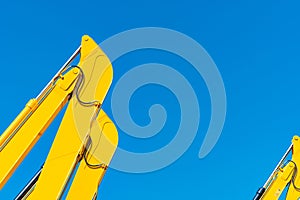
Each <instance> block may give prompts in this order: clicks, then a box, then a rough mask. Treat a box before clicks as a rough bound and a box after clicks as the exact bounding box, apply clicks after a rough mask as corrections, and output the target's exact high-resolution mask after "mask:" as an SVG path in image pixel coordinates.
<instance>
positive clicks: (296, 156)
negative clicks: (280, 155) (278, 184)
mask: <svg viewBox="0 0 300 200" xmlns="http://www.w3.org/2000/svg"><path fill="white" fill-rule="evenodd" d="M292 143H293V154H292V161H293V162H294V163H295V164H296V168H295V169H297V171H296V172H295V177H294V178H295V180H294V183H295V185H294V184H292V183H291V184H290V187H289V190H288V193H287V196H286V199H287V200H294V199H299V198H300V190H299V189H297V188H295V187H294V186H296V187H298V188H300V173H299V169H300V138H299V136H294V137H293V140H292Z"/></svg>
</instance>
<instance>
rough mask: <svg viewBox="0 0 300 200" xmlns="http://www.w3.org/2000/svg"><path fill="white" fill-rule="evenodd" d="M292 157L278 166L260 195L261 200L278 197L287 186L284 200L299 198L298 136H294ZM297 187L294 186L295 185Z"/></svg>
mask: <svg viewBox="0 0 300 200" xmlns="http://www.w3.org/2000/svg"><path fill="white" fill-rule="evenodd" d="M292 143H293V151H292V159H291V161H289V162H288V163H287V164H286V165H285V166H284V167H283V168H279V169H278V170H277V173H276V174H275V175H274V177H273V179H272V181H271V183H270V185H268V187H267V188H266V191H265V193H264V194H263V196H262V197H261V199H262V200H276V199H279V198H280V196H281V194H282V192H283V190H284V189H285V188H286V187H288V191H287V194H286V197H285V199H286V200H297V199H299V198H300V189H299V188H300V174H299V167H300V137H299V136H294V137H293V140H292ZM295 186H296V187H297V188H296V187H295Z"/></svg>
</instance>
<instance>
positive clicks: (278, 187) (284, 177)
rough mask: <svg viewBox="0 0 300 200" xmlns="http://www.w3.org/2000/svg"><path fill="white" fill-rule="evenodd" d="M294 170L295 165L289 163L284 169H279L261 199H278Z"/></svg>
mask: <svg viewBox="0 0 300 200" xmlns="http://www.w3.org/2000/svg"><path fill="white" fill-rule="evenodd" d="M294 169H295V165H294V164H293V163H289V164H287V165H286V166H285V167H283V168H280V169H279V170H278V172H277V174H276V175H275V177H274V180H273V181H272V183H271V184H270V185H269V186H268V189H267V190H266V192H265V193H264V195H263V197H262V198H261V199H263V200H274V199H278V198H279V197H280V195H281V194H282V192H283V190H284V188H285V187H286V186H287V184H288V183H289V182H290V180H291V177H292V174H293V171H294Z"/></svg>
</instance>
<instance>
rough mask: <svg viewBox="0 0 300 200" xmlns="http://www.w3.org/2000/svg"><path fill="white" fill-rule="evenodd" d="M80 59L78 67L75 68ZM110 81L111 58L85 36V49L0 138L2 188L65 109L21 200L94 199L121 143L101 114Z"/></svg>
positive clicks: (21, 195) (76, 54)
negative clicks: (39, 166)
mask: <svg viewBox="0 0 300 200" xmlns="http://www.w3.org/2000/svg"><path fill="white" fill-rule="evenodd" d="M79 54H80V61H79V63H78V64H77V65H74V66H71V65H70V64H71V63H72V62H73V60H74V59H75V57H76V56H78V55H79ZM112 77H113V70H112V66H111V63H110V61H109V59H108V57H107V56H106V55H105V53H104V52H103V51H102V50H101V48H100V47H99V46H98V45H97V44H96V43H95V42H94V41H93V40H92V39H91V38H90V37H89V36H87V35H85V36H83V37H82V41H81V46H80V47H79V48H78V49H77V50H76V51H75V53H74V54H73V55H72V56H71V58H70V59H69V60H68V61H67V62H66V64H65V65H64V66H63V67H62V68H61V69H60V70H59V72H58V73H57V74H56V75H55V76H54V78H53V79H52V80H51V81H50V82H49V84H48V85H47V86H46V87H45V89H44V90H43V91H42V92H41V93H40V94H39V95H38V97H37V98H35V99H31V100H30V101H29V102H28V103H27V105H26V106H25V108H24V110H23V111H21V113H20V114H19V115H18V116H17V117H16V119H15V120H14V121H13V122H12V123H11V125H10V126H9V127H8V128H7V129H6V130H5V131H4V133H3V134H2V135H1V136H0V188H2V187H3V186H4V185H5V183H6V182H7V180H8V179H9V178H10V177H11V176H12V174H13V173H14V171H15V170H16V168H17V167H18V166H19V165H20V163H21V162H22V161H23V160H24V158H25V157H26V156H27V154H28V153H29V152H30V150H31V149H32V147H33V146H34V145H35V143H36V142H37V141H38V140H39V138H40V137H41V135H42V134H43V133H44V131H45V130H46V129H47V127H48V126H49V124H50V123H51V122H52V120H53V119H54V118H55V117H56V115H57V114H58V113H59V112H60V111H61V110H62V108H63V107H64V106H67V109H66V111H65V114H64V117H63V119H62V122H61V124H60V127H59V130H58V133H57V134H56V137H55V139H54V142H53V144H52V147H51V149H50V152H49V154H48V156H47V159H46V161H45V163H44V165H43V167H42V169H41V170H40V172H39V173H38V175H36V176H35V177H34V178H33V181H31V182H30V184H29V186H28V187H27V188H26V189H25V190H23V191H22V192H21V193H20V194H19V195H18V197H17V199H30V200H40V199H60V198H61V197H62V196H63V195H64V194H65V192H67V194H66V196H67V199H96V196H97V191H98V186H99V184H100V182H101V180H102V178H103V176H104V174H105V171H106V169H107V167H108V165H109V163H110V161H111V159H112V157H113V154H114V152H115V150H116V147H117V144H118V133H117V129H116V127H115V125H114V124H113V122H112V121H111V120H110V119H109V117H108V116H107V114H106V113H105V112H104V111H103V110H102V103H103V101H104V98H105V96H106V94H107V92H108V90H109V87H110V85H111V82H112ZM72 176H74V178H73V179H72V183H70V184H69V187H68V188H67V186H68V183H69V182H70V180H71V177H72ZM67 190H68V191H67Z"/></svg>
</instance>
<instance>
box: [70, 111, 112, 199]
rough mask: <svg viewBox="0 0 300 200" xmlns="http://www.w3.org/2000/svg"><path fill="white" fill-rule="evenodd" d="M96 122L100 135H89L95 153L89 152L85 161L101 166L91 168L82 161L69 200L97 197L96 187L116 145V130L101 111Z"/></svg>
mask: <svg viewBox="0 0 300 200" xmlns="http://www.w3.org/2000/svg"><path fill="white" fill-rule="evenodd" d="M97 122H98V123H99V125H100V126H101V127H102V133H100V134H93V135H91V137H92V142H93V144H94V145H95V148H94V151H97V153H96V154H95V153H94V152H90V153H91V154H90V156H88V158H87V160H88V163H89V164H92V165H95V164H99V163H102V164H103V166H102V167H99V168H92V167H89V166H88V165H87V163H86V162H85V161H84V160H82V161H81V162H80V165H79V167H78V170H77V172H76V176H75V178H74V180H73V182H72V185H71V188H70V190H69V193H68V196H67V199H69V200H73V199H93V197H94V196H96V195H97V190H98V186H99V183H100V182H101V180H102V178H103V176H104V174H105V170H106V166H108V165H109V162H110V160H111V159H112V157H113V154H114V152H115V150H116V147H117V145H118V132H117V129H116V127H115V125H114V124H113V123H112V121H111V120H110V119H109V118H108V116H107V115H106V114H105V113H104V112H103V111H101V112H100V114H99V116H98V118H97ZM92 153H94V154H92ZM83 183H84V184H83Z"/></svg>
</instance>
